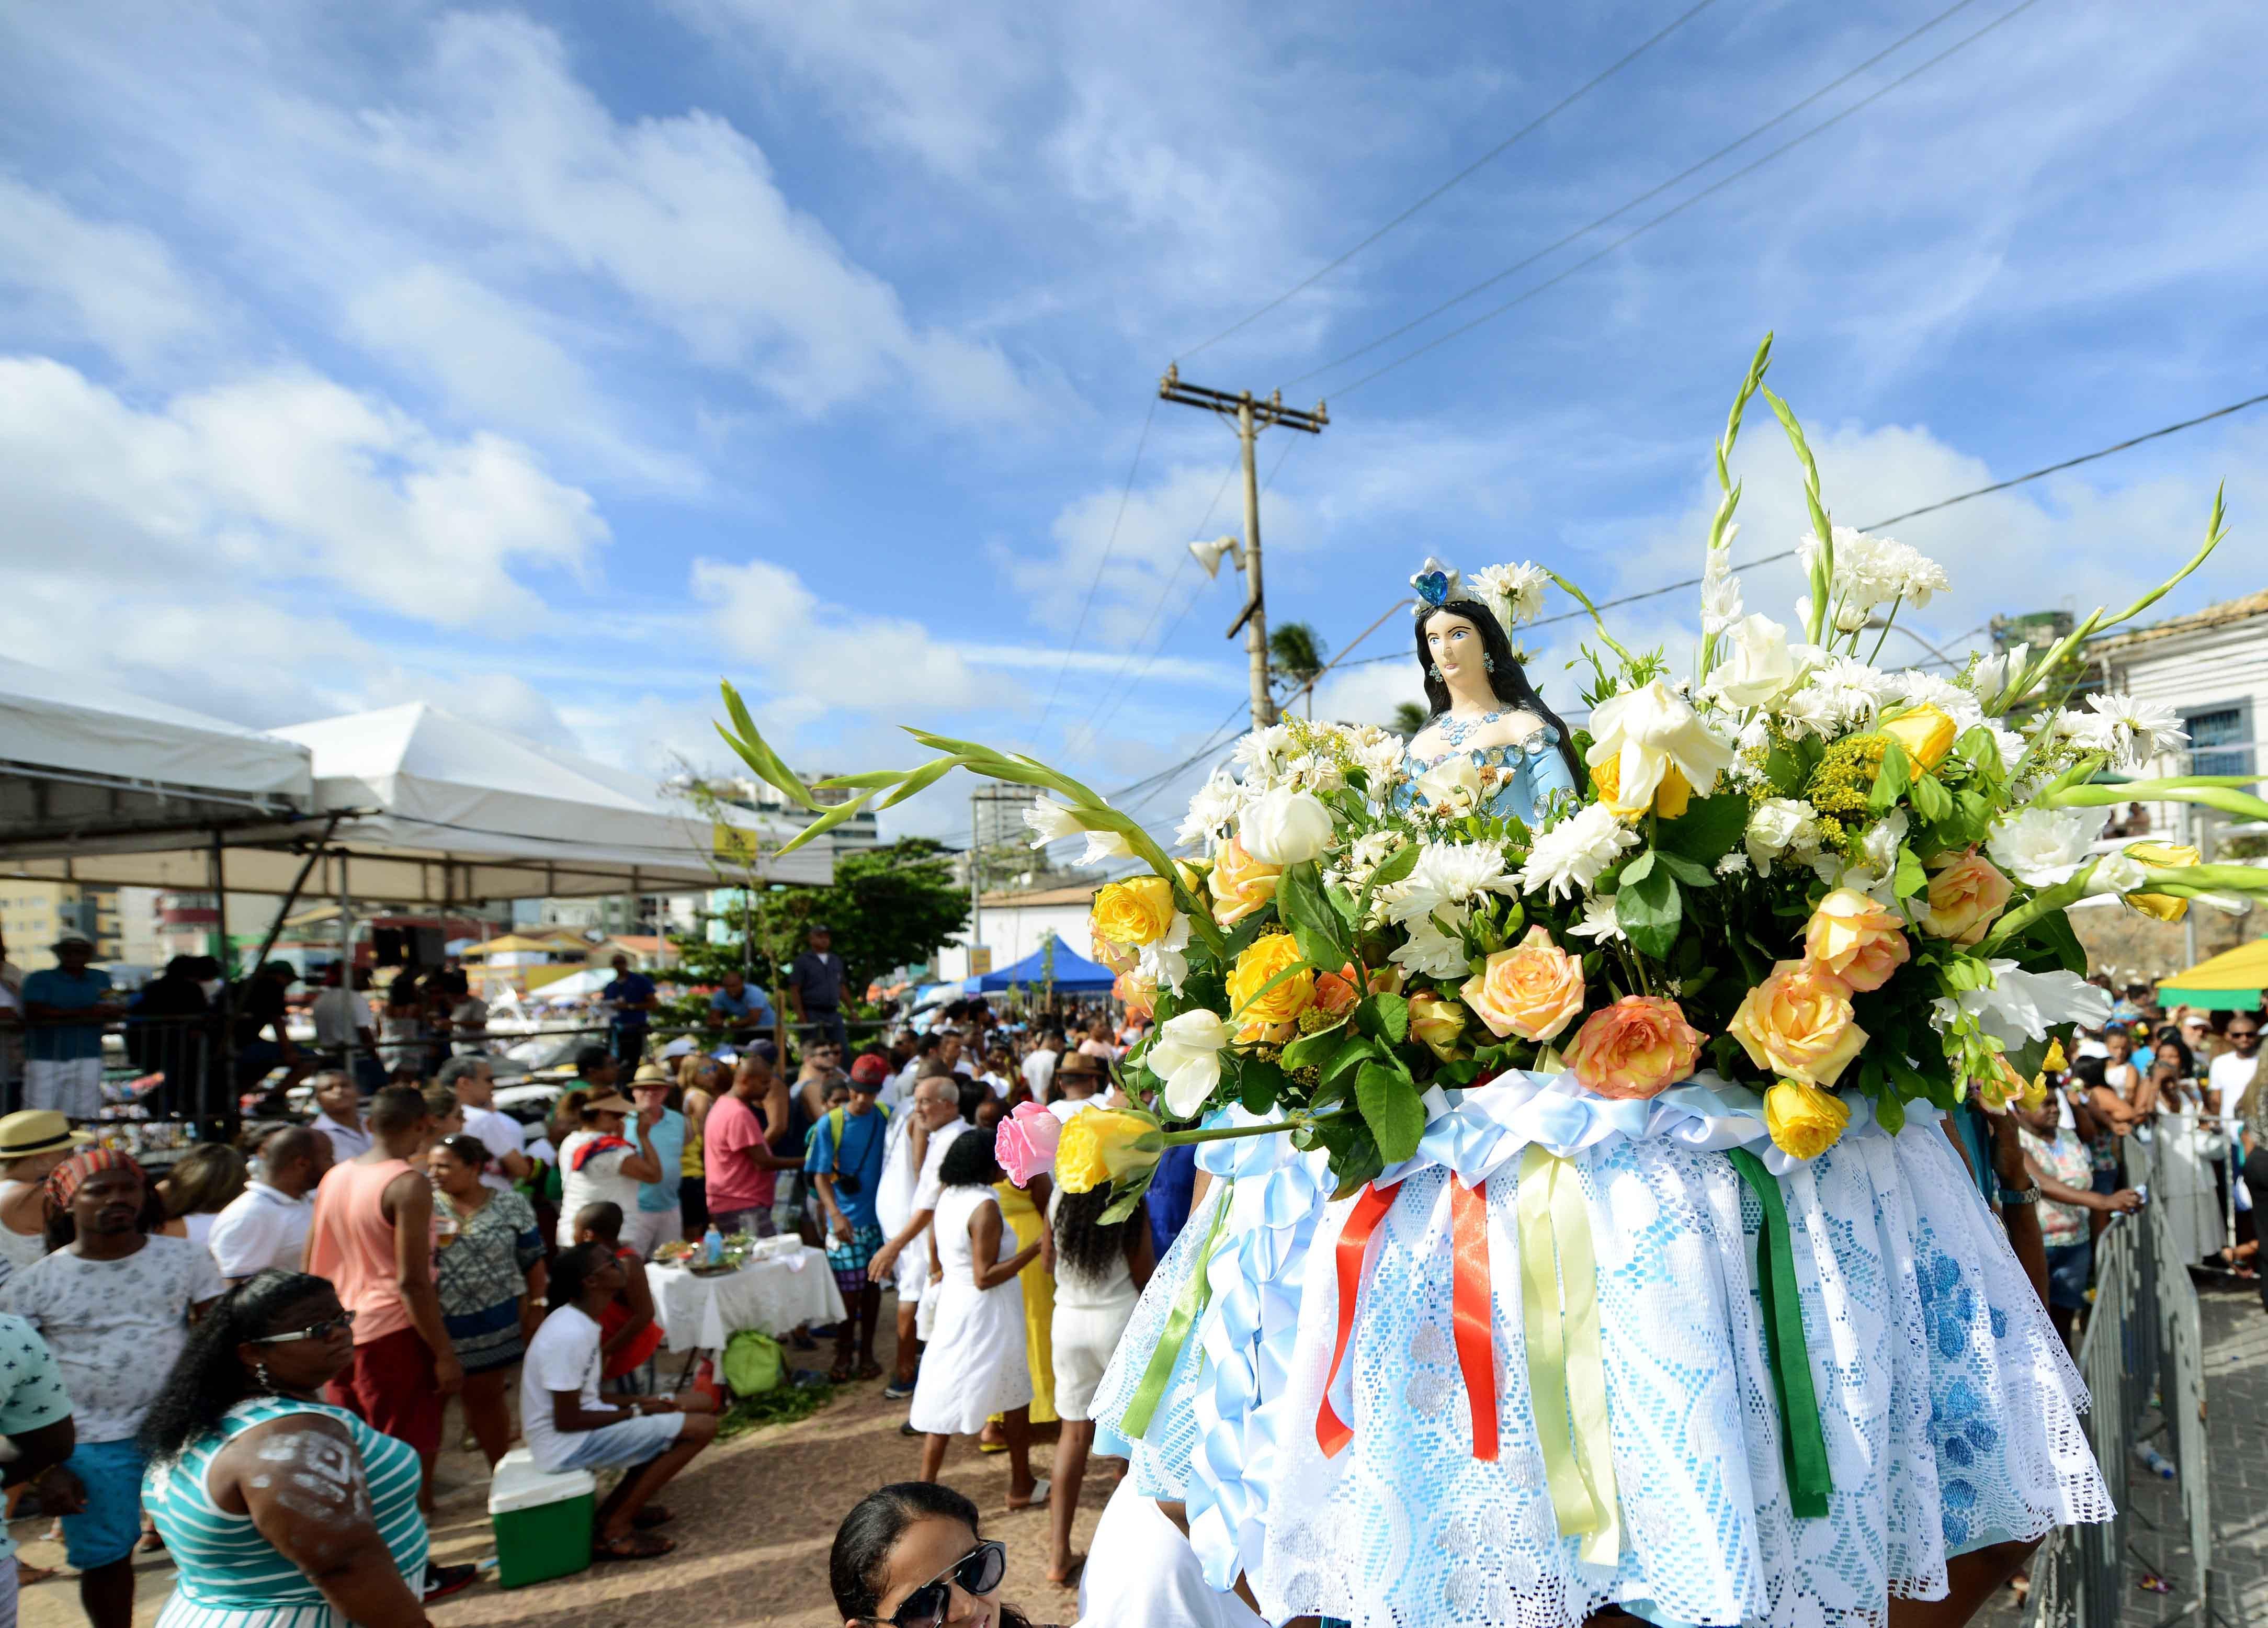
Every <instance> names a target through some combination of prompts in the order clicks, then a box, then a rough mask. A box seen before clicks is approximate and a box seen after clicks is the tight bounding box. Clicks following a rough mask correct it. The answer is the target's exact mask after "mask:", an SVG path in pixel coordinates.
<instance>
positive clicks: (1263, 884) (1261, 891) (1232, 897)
mask: <svg viewBox="0 0 2268 1628" xmlns="http://www.w3.org/2000/svg"><path fill="white" fill-rule="evenodd" d="M1283 874H1284V867H1283V866H1280V865H1263V864H1262V863H1261V862H1260V861H1259V860H1257V859H1256V858H1253V857H1252V856H1251V855H1250V854H1248V853H1247V852H1245V851H1244V839H1243V838H1242V837H1241V836H1232V837H1230V838H1229V839H1228V842H1227V843H1226V846H1224V847H1223V848H1222V849H1221V851H1220V852H1219V854H1218V855H1216V856H1215V857H1214V859H1213V862H1212V918H1213V920H1215V921H1217V922H1219V924H1221V925H1222V926H1224V927H1233V926H1235V925H1236V924H1237V923H1239V922H1241V921H1242V920H1243V919H1244V918H1245V917H1248V916H1249V915H1251V914H1252V912H1253V911H1255V910H1261V909H1263V908H1265V907H1266V906H1267V905H1269V904H1271V903H1273V902H1275V898H1276V882H1277V879H1278V877H1280V876H1282V875H1283Z"/></svg>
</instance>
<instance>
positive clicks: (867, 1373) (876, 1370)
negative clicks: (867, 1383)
mask: <svg viewBox="0 0 2268 1628" xmlns="http://www.w3.org/2000/svg"><path fill="white" fill-rule="evenodd" d="M858 1377H859V1378H860V1379H861V1380H878V1379H880V1378H881V1377H882V1365H881V1364H880V1363H879V1362H862V1363H860V1364H859V1365H858Z"/></svg>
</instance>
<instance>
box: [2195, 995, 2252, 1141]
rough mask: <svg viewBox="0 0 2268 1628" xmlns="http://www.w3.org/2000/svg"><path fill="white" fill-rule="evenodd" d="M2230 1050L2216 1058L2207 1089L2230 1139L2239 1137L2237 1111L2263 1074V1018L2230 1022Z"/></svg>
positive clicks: (2249, 1015) (2239, 1017) (2248, 1017)
mask: <svg viewBox="0 0 2268 1628" xmlns="http://www.w3.org/2000/svg"><path fill="white" fill-rule="evenodd" d="M2227 1039H2228V1050H2226V1051H2224V1052H2222V1053H2221V1054H2220V1056H2219V1057H2215V1058H2213V1067H2212V1069H2211V1071H2210V1072H2208V1073H2207V1074H2206V1076H2205V1085H2206V1087H2207V1088H2208V1090H2209V1091H2210V1092H2211V1093H2212V1094H2213V1101H2214V1103H2215V1104H2216V1105H2217V1107H2218V1109H2219V1112H2220V1123H2222V1124H2223V1125H2225V1126H2226V1127H2228V1134H2229V1136H2230V1137H2231V1138H2235V1135H2236V1117H2237V1110H2238V1109H2239V1108H2241V1107H2242V1105H2243V1101H2244V1094H2245V1093H2246V1092H2247V1091H2249V1090H2250V1089H2251V1087H2252V1082H2253V1080H2254V1079H2255V1078H2257V1076H2258V1074H2259V1072H2260V1014H2259V1013H2257V1012H2240V1013H2237V1014H2236V1015H2235V1017H2233V1018H2231V1019H2229V1020H2228V1035H2227Z"/></svg>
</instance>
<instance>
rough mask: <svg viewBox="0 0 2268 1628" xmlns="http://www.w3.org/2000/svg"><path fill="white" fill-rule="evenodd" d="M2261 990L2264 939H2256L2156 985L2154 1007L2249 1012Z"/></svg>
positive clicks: (2266, 973) (2265, 979) (2267, 947)
mask: <svg viewBox="0 0 2268 1628" xmlns="http://www.w3.org/2000/svg"><path fill="white" fill-rule="evenodd" d="M2264 989H2268V939H2254V940H2253V941H2252V942H2251V943H2250V944H2240V945H2238V946H2237V947H2235V949H2233V950H2225V951H2223V952H2222V953H2221V954H2218V955H2215V956H2213V958H2212V959H2211V960H2209V961H2199V962H2198V964H2197V965H2196V966H2194V967H2191V969H2189V970H2188V971H2187V972H2177V973H2176V974H2175V975H2174V976H2172V977H2170V978H2168V979H2167V980H2166V981H2165V982H2164V983H2161V984H2160V985H2158V1004H2159V1005H2160V1006H2203V1007H2205V1009H2206V1010H2207V1011H2209V1012H2250V1011H2251V1010H2252V1009H2253V1008H2254V1007H2256V1006H2258V1005H2259V1004H2260V993H2261V991H2263V990H2264Z"/></svg>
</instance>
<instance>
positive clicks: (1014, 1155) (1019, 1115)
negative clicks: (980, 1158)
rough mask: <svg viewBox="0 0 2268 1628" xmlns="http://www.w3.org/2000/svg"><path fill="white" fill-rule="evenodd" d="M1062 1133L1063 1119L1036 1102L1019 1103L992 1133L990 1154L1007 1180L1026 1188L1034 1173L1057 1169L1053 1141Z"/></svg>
mask: <svg viewBox="0 0 2268 1628" xmlns="http://www.w3.org/2000/svg"><path fill="white" fill-rule="evenodd" d="M1062 1135H1063V1121H1062V1120H1060V1119H1057V1117H1056V1116H1054V1115H1053V1114H1050V1113H1049V1112H1048V1110H1047V1109H1044V1108H1042V1107H1041V1106H1040V1105H1039V1104H1038V1103H1037V1102H1019V1103H1017V1104H1016V1111H1015V1112H1014V1113H1013V1114H1011V1115H1009V1116H1007V1117H1006V1118H1005V1119H1004V1120H1002V1121H1001V1122H1000V1129H999V1130H998V1131H996V1132H995V1133H994V1135H993V1138H992V1157H993V1158H994V1159H996V1160H998V1161H999V1164H1000V1168H1001V1169H1002V1170H1003V1171H1005V1173H1006V1174H1007V1177H1008V1179H1009V1180H1010V1181H1012V1182H1014V1183H1015V1184H1016V1185H1017V1186H1019V1187H1027V1186H1029V1185H1030V1184H1031V1180H1032V1178H1033V1177H1034V1176H1035V1175H1047V1174H1048V1173H1049V1172H1050V1171H1052V1170H1053V1169H1054V1168H1056V1141H1057V1138H1059V1137H1061V1136H1062Z"/></svg>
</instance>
